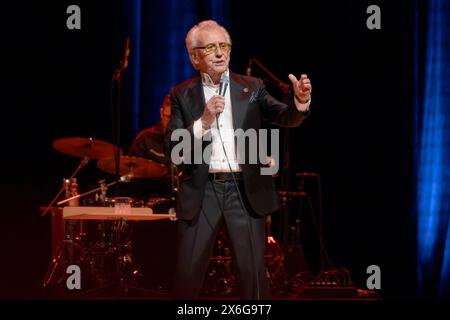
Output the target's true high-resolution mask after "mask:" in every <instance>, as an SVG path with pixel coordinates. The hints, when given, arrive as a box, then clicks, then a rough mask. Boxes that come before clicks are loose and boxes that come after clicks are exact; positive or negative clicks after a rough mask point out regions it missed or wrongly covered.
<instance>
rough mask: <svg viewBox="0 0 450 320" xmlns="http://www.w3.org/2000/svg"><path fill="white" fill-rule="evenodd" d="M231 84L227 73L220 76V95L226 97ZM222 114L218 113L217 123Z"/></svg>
mask: <svg viewBox="0 0 450 320" xmlns="http://www.w3.org/2000/svg"><path fill="white" fill-rule="evenodd" d="M229 84H230V77H228V76H227V75H226V74H225V72H224V73H222V75H221V76H220V85H219V95H221V96H222V97H225V93H226V92H227V88H228V85H229ZM219 115H220V113H216V121H218V120H219Z"/></svg>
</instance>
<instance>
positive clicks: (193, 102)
mask: <svg viewBox="0 0 450 320" xmlns="http://www.w3.org/2000/svg"><path fill="white" fill-rule="evenodd" d="M186 99H187V101H188V103H187V105H188V106H190V108H189V111H190V112H191V115H192V118H193V121H195V120H197V119H199V118H200V117H201V116H202V114H203V109H204V108H205V94H204V92H203V87H202V81H201V78H200V77H195V78H194V79H193V80H192V82H191V83H190V84H189V87H188V88H187V91H186Z"/></svg>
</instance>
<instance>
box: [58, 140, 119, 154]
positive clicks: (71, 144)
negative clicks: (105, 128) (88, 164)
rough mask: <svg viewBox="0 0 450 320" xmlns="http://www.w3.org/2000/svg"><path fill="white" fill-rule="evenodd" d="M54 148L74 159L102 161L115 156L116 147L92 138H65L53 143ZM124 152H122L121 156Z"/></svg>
mask: <svg viewBox="0 0 450 320" xmlns="http://www.w3.org/2000/svg"><path fill="white" fill-rule="evenodd" d="M52 146H53V148H55V149H56V150H57V151H59V152H62V153H64V154H67V155H69V156H72V157H77V158H81V157H83V156H84V155H86V156H88V157H89V158H92V159H102V158H106V157H112V156H114V152H115V146H114V145H113V144H111V143H109V142H104V141H100V140H94V139H92V138H78V137H75V138H64V139H58V140H55V141H53V143H52ZM122 154H123V152H122V150H120V155H122Z"/></svg>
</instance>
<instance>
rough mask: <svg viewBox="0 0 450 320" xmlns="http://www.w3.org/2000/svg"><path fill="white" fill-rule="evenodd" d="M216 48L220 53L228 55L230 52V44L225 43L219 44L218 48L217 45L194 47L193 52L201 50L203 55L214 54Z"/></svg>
mask: <svg viewBox="0 0 450 320" xmlns="http://www.w3.org/2000/svg"><path fill="white" fill-rule="evenodd" d="M217 48H220V50H221V51H222V52H225V53H229V52H230V51H231V44H229V43H226V42H221V43H219V47H217V45H216V44H215V43H210V44H208V45H206V46H204V47H195V48H194V50H196V49H201V50H203V54H205V55H208V54H211V53H213V52H216V51H217Z"/></svg>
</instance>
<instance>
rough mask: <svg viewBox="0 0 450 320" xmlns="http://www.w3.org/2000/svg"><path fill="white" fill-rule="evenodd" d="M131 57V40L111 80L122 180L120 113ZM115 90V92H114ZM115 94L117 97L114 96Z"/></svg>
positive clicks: (116, 151)
mask: <svg viewBox="0 0 450 320" xmlns="http://www.w3.org/2000/svg"><path fill="white" fill-rule="evenodd" d="M129 57H130V38H129V37H128V38H127V40H126V43H125V51H124V56H123V58H122V60H121V61H120V65H119V67H118V68H117V69H116V70H115V71H114V73H113V75H112V79H111V120H112V125H111V126H112V136H113V144H114V146H115V148H114V163H115V176H116V179H117V180H119V179H120V172H119V171H120V170H119V168H120V111H121V107H120V105H121V99H122V75H123V72H124V71H125V69H126V68H127V67H128V61H129ZM114 89H115V90H114ZM114 92H115V96H114Z"/></svg>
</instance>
